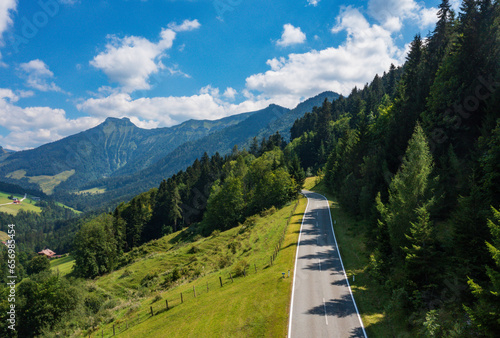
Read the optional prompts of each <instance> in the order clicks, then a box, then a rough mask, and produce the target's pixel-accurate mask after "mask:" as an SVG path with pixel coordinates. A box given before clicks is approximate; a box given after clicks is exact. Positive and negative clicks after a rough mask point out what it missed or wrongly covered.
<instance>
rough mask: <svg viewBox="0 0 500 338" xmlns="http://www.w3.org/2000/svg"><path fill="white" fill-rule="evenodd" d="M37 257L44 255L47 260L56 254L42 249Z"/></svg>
mask: <svg viewBox="0 0 500 338" xmlns="http://www.w3.org/2000/svg"><path fill="white" fill-rule="evenodd" d="M38 254H39V255H45V256H47V258H53V257H55V255H56V253H55V252H54V251H52V250H50V249H44V250H42V251H40V252H39V253H38Z"/></svg>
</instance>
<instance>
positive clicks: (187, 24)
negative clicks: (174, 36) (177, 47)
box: [168, 19, 201, 32]
mask: <svg viewBox="0 0 500 338" xmlns="http://www.w3.org/2000/svg"><path fill="white" fill-rule="evenodd" d="M200 27H201V24H200V23H199V22H198V20H196V19H195V20H184V22H183V23H182V24H180V25H178V24H176V23H175V22H172V23H170V24H169V25H168V28H170V29H171V30H173V31H174V32H186V31H192V30H195V29H198V28H200Z"/></svg>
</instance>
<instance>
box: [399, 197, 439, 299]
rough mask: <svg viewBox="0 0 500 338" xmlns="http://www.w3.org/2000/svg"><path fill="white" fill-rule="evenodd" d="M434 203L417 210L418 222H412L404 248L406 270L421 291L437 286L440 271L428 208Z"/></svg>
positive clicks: (433, 230)
mask: <svg viewBox="0 0 500 338" xmlns="http://www.w3.org/2000/svg"><path fill="white" fill-rule="evenodd" d="M433 203H434V200H432V199H431V200H430V201H429V203H428V204H427V205H422V206H420V207H418V208H417V210H416V213H417V221H416V222H411V227H410V229H409V233H407V234H405V237H406V239H407V241H408V244H409V245H407V246H405V247H404V248H403V251H404V252H405V254H406V256H405V269H406V273H407V274H408V277H409V278H410V280H411V281H412V282H413V283H414V284H415V285H416V286H417V288H418V289H419V290H422V289H423V288H424V287H425V288H426V289H429V284H433V285H436V284H437V283H436V276H437V271H438V259H437V256H438V251H437V248H436V232H435V228H434V226H433V224H432V222H431V221H430V220H429V211H428V208H429V207H430V206H431V205H432V204H433Z"/></svg>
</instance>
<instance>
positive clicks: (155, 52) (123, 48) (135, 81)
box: [90, 20, 201, 93]
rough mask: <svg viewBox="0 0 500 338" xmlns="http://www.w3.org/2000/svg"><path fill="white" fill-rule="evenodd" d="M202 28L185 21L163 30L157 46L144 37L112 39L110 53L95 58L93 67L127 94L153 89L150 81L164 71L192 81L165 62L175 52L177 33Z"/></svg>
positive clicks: (176, 67)
mask: <svg viewBox="0 0 500 338" xmlns="http://www.w3.org/2000/svg"><path fill="white" fill-rule="evenodd" d="M200 26H201V25H200V23H199V22H198V20H192V21H190V20H185V21H184V22H183V23H182V24H180V25H177V24H176V23H171V24H169V25H168V27H169V28H164V29H162V31H161V33H160V40H159V41H158V42H156V43H155V42H152V41H149V40H148V39H146V38H144V37H138V36H126V37H124V38H118V37H117V36H115V35H110V36H108V43H107V44H106V49H105V50H104V51H103V52H101V53H99V54H98V55H97V56H95V57H94V59H93V60H92V61H90V64H91V65H92V66H94V67H95V68H98V69H100V70H102V71H103V72H104V73H105V74H106V75H107V76H108V78H109V80H110V81H111V82H114V83H118V84H119V85H120V86H121V91H122V92H124V93H131V92H133V91H136V90H148V89H150V88H151V84H150V82H149V80H150V77H151V76H152V75H155V74H158V73H159V72H160V71H161V70H167V71H168V72H169V73H170V74H171V75H181V76H184V77H190V76H189V75H188V74H185V73H183V72H182V71H180V70H179V69H178V66H177V65H174V66H173V67H166V66H165V65H164V64H163V63H162V59H163V58H164V57H166V54H165V52H166V51H167V50H168V49H170V48H172V45H173V42H174V40H175V38H176V35H177V32H185V31H191V30H194V29H197V28H199V27H200Z"/></svg>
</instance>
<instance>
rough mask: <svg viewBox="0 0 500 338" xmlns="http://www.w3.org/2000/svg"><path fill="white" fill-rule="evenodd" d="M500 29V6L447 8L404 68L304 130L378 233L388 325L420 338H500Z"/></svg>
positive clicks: (306, 159)
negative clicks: (399, 324) (403, 326)
mask: <svg viewBox="0 0 500 338" xmlns="http://www.w3.org/2000/svg"><path fill="white" fill-rule="evenodd" d="M499 24H500V7H499V3H498V1H495V2H492V1H464V2H463V4H462V7H461V12H460V14H458V15H455V13H453V11H452V10H451V9H450V4H449V1H446V0H445V1H443V2H442V3H441V5H440V8H439V21H438V23H437V25H436V28H435V30H434V31H433V32H432V34H430V35H429V36H428V37H427V38H425V39H424V38H422V37H420V36H418V35H417V36H416V37H415V39H414V40H413V42H412V44H411V49H410V52H409V54H408V56H407V60H406V63H405V65H404V66H403V68H402V69H401V70H399V69H394V68H392V69H391V70H390V71H389V72H388V73H387V74H384V76H382V77H378V76H377V77H375V79H374V80H373V82H372V83H371V84H369V85H367V86H366V87H365V88H363V89H354V90H353V91H352V93H351V95H350V96H349V97H348V98H346V99H344V98H341V99H339V100H336V101H334V102H333V103H330V102H327V101H325V102H324V104H323V106H322V107H321V108H317V109H315V110H313V112H312V113H311V114H307V115H306V116H305V117H304V118H302V119H299V120H297V121H296V123H295V124H294V126H293V128H292V138H293V140H292V142H291V144H290V147H291V148H292V149H293V151H295V152H296V153H297V154H298V155H299V156H300V159H301V162H302V164H303V165H304V166H305V167H311V168H314V169H318V170H320V172H321V173H322V174H324V181H325V183H326V185H327V186H328V188H329V189H330V190H331V191H332V192H333V193H334V194H335V195H336V196H337V197H338V200H339V202H340V204H341V206H342V207H343V208H344V209H345V210H346V211H348V212H350V213H351V214H352V215H354V216H355V217H357V218H358V219H360V220H363V221H364V222H366V223H367V225H368V229H369V231H368V233H367V234H366V238H367V240H368V242H369V244H368V245H369V249H370V251H371V252H372V254H371V274H372V276H373V278H377V279H379V280H380V283H383V284H384V285H385V287H386V288H387V291H388V292H390V293H392V294H393V297H392V301H391V304H388V305H387V312H388V315H389V316H391V317H392V319H393V320H395V321H404V322H406V323H407V325H408V326H409V327H410V328H411V327H413V328H416V330H417V332H419V333H420V334H429V332H432V335H433V336H463V335H470V336H478V335H486V336H495V335H497V334H498V332H500V298H499V293H498V292H499V291H500V290H499V284H498V283H499V281H500V278H499V273H500V270H499V269H500V261H499V254H498V252H499V250H500V237H499V231H498V229H499V225H498V224H499V219H498V217H499V216H498V212H497V211H496V210H498V208H500V191H499V187H500V156H499V152H500V138H499V135H500V64H499V63H500V32H499ZM398 79H399V80H398ZM423 324H424V325H423ZM425 328H427V330H428V331H425V330H426V329H425Z"/></svg>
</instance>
